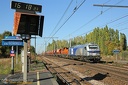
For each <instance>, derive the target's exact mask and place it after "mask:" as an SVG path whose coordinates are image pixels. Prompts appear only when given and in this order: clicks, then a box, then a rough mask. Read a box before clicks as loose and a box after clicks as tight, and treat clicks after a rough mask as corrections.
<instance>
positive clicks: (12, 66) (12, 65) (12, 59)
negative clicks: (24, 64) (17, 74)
mask: <svg viewBox="0 0 128 85" xmlns="http://www.w3.org/2000/svg"><path fill="white" fill-rule="evenodd" d="M11 61H12V64H11V74H14V56H12V58H11Z"/></svg>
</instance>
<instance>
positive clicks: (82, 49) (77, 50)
mask: <svg viewBox="0 0 128 85" xmlns="http://www.w3.org/2000/svg"><path fill="white" fill-rule="evenodd" d="M45 54H46V55H51V56H53V55H54V56H58V57H64V58H70V59H77V60H82V61H92V62H99V61H100V59H101V57H100V49H99V46H98V45H97V44H94V43H87V44H83V45H76V46H72V47H69V48H67V47H64V48H63V49H57V50H52V51H47V52H46V53H45Z"/></svg>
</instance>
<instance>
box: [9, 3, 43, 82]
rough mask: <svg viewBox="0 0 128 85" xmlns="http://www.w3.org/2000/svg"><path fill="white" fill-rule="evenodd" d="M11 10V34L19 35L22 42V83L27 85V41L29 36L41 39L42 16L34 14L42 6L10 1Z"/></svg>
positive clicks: (40, 9)
mask: <svg viewBox="0 0 128 85" xmlns="http://www.w3.org/2000/svg"><path fill="white" fill-rule="evenodd" d="M11 8H12V9H16V12H15V18H14V28H13V33H14V34H15V35H16V34H21V37H22V39H23V40H24V58H23V59H24V60H23V61H24V63H23V64H24V65H23V66H24V67H23V68H24V69H23V82H25V83H27V51H28V49H27V40H29V39H30V38H31V35H39V36H41V37H42V31H43V22H44V16H40V15H37V14H36V12H41V11H42V6H41V5H36V4H30V3H23V2H16V1H12V2H11Z"/></svg>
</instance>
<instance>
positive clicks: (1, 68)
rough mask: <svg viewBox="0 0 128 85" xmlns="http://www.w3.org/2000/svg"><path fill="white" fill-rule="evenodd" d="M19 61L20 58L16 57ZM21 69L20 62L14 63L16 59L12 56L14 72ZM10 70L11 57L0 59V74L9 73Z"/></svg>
mask: <svg viewBox="0 0 128 85" xmlns="http://www.w3.org/2000/svg"><path fill="white" fill-rule="evenodd" d="M18 61H20V58H18ZM18 71H21V63H18V64H16V59H15V58H14V72H18ZM10 72H11V58H2V59H0V74H9V73H10Z"/></svg>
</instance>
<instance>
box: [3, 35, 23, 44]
mask: <svg viewBox="0 0 128 85" xmlns="http://www.w3.org/2000/svg"><path fill="white" fill-rule="evenodd" d="M2 46H23V40H22V39H20V38H19V37H17V36H5V39H2Z"/></svg>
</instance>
